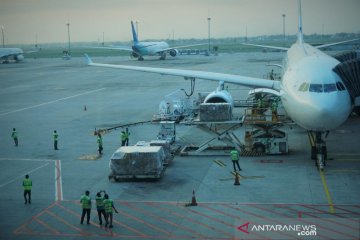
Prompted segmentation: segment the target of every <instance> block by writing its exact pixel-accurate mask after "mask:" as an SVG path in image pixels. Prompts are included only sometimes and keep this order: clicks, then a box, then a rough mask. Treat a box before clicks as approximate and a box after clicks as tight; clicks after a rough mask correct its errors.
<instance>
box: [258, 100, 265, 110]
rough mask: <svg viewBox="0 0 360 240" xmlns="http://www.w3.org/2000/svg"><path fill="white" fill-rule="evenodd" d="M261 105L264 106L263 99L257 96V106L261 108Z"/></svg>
mask: <svg viewBox="0 0 360 240" xmlns="http://www.w3.org/2000/svg"><path fill="white" fill-rule="evenodd" d="M263 107H264V101H263V100H262V99H261V98H259V99H258V108H263Z"/></svg>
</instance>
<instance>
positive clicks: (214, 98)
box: [204, 90, 234, 107]
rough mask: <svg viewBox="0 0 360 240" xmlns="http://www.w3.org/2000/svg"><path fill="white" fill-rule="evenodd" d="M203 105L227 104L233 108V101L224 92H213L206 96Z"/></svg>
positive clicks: (228, 94)
mask: <svg viewBox="0 0 360 240" xmlns="http://www.w3.org/2000/svg"><path fill="white" fill-rule="evenodd" d="M204 103H229V104H230V105H231V107H233V106H234V100H233V98H232V96H231V95H230V93H229V92H228V91H226V90H215V91H213V92H211V93H210V94H209V95H207V96H206V98H205V100H204Z"/></svg>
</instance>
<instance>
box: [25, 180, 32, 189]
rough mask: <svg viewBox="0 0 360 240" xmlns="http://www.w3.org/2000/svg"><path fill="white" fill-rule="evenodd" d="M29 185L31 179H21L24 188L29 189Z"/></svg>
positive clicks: (30, 184)
mask: <svg viewBox="0 0 360 240" xmlns="http://www.w3.org/2000/svg"><path fill="white" fill-rule="evenodd" d="M31 186H32V181H31V180H30V179H28V178H25V179H24V181H23V187H24V190H31Z"/></svg>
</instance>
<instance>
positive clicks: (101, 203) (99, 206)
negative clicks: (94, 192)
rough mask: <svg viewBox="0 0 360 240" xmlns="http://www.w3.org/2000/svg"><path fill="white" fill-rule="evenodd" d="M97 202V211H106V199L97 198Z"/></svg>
mask: <svg viewBox="0 0 360 240" xmlns="http://www.w3.org/2000/svg"><path fill="white" fill-rule="evenodd" d="M95 200H96V208H97V209H104V198H103V197H98V196H96V197H95Z"/></svg>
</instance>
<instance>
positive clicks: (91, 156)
mask: <svg viewBox="0 0 360 240" xmlns="http://www.w3.org/2000/svg"><path fill="white" fill-rule="evenodd" d="M100 157H101V156H100V155H99V154H89V155H83V156H80V157H78V159H79V160H97V159H99V158H100Z"/></svg>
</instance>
